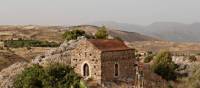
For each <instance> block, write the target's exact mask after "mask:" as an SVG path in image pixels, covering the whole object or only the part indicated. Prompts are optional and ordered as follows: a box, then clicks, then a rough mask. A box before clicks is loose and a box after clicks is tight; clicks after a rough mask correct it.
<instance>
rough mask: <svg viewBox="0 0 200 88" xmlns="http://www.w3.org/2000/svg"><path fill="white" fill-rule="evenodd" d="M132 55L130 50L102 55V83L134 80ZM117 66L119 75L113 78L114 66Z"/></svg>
mask: <svg viewBox="0 0 200 88" xmlns="http://www.w3.org/2000/svg"><path fill="white" fill-rule="evenodd" d="M134 60H135V59H134V54H133V51H132V50H127V51H112V52H103V53H102V62H101V63H102V81H115V80H122V81H130V80H133V79H134V75H135V68H134V62H135V61H134ZM115 64H118V66H119V75H118V76H115V74H114V73H115V72H114V65H115Z"/></svg>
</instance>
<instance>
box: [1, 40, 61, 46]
mask: <svg viewBox="0 0 200 88" xmlns="http://www.w3.org/2000/svg"><path fill="white" fill-rule="evenodd" d="M59 45H60V44H58V43H56V42H48V41H39V40H22V39H20V40H5V41H4V46H5V47H11V48H20V47H58V46H59Z"/></svg>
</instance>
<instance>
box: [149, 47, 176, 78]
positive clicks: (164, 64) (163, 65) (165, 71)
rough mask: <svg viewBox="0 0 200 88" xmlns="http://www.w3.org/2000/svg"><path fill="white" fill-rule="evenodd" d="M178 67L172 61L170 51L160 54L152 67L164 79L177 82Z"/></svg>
mask: <svg viewBox="0 0 200 88" xmlns="http://www.w3.org/2000/svg"><path fill="white" fill-rule="evenodd" d="M176 68H177V66H176V64H175V63H174V62H173V61H172V56H171V53H170V52H168V51H161V52H159V53H158V54H157V55H156V56H155V59H154V63H153V65H152V70H153V71H154V72H155V73H156V74H158V75H160V76H162V78H164V79H166V80H168V81H170V80H176V78H177V76H176V72H175V70H176Z"/></svg>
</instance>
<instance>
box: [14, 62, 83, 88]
mask: <svg viewBox="0 0 200 88" xmlns="http://www.w3.org/2000/svg"><path fill="white" fill-rule="evenodd" d="M14 88H86V86H85V84H84V83H83V82H82V81H81V77H80V76H78V75H77V74H76V73H75V72H74V69H73V68H72V67H70V66H66V65H62V64H50V65H48V66H47V67H41V66H39V65H33V66H32V67H29V68H26V69H25V70H24V71H23V72H22V74H20V75H17V78H16V80H15V81H14Z"/></svg>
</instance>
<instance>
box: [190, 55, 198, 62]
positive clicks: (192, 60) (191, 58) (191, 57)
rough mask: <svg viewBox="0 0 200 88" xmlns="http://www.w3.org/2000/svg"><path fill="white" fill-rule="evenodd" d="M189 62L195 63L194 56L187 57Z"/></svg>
mask: <svg viewBox="0 0 200 88" xmlns="http://www.w3.org/2000/svg"><path fill="white" fill-rule="evenodd" d="M189 60H190V61H191V62H195V61H197V58H196V57H195V56H194V55H192V56H189Z"/></svg>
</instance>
